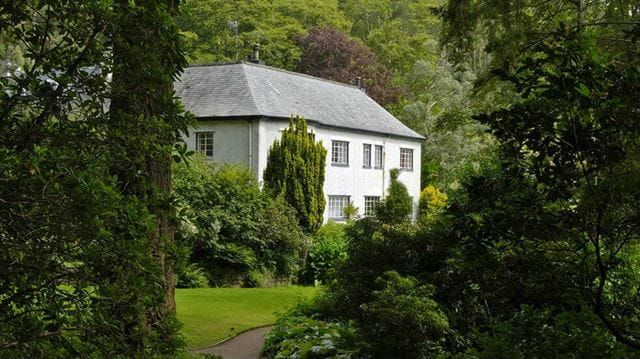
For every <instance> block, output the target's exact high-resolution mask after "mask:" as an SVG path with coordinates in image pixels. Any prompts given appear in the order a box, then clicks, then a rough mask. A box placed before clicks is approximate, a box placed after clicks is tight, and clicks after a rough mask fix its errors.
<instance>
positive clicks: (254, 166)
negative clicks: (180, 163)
mask: <svg viewBox="0 0 640 359" xmlns="http://www.w3.org/2000/svg"><path fill="white" fill-rule="evenodd" d="M197 132H213V156H212V157H210V158H207V160H208V161H211V162H217V163H225V164H230V165H240V166H244V167H246V168H249V169H250V170H251V171H252V172H253V173H254V174H255V175H256V177H258V173H259V172H258V156H256V153H257V148H258V143H259V137H258V136H259V121H257V120H255V119H234V120H201V121H198V127H197V128H193V129H191V130H190V131H189V135H188V136H186V135H183V139H184V141H185V143H186V144H187V147H188V148H189V149H190V150H195V149H196V133H197ZM260 175H261V172H260Z"/></svg>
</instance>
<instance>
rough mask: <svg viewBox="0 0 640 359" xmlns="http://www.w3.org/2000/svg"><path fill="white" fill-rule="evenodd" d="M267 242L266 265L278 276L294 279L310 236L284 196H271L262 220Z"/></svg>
mask: <svg viewBox="0 0 640 359" xmlns="http://www.w3.org/2000/svg"><path fill="white" fill-rule="evenodd" d="M260 236H261V240H262V242H264V243H265V256H264V263H263V264H264V265H265V266H266V267H267V268H268V269H269V270H270V271H271V272H272V273H273V275H274V277H275V278H276V279H294V278H293V277H294V275H295V274H297V272H298V271H299V268H300V262H301V258H303V256H304V255H306V251H307V236H306V235H305V234H304V233H303V232H302V229H301V228H300V226H299V225H298V220H297V218H296V212H295V210H294V209H293V208H291V207H290V206H289V205H288V204H287V202H286V201H285V200H284V198H283V197H281V196H279V197H277V198H275V199H270V200H268V204H267V206H266V207H265V208H264V212H263V216H262V222H261V224H260Z"/></svg>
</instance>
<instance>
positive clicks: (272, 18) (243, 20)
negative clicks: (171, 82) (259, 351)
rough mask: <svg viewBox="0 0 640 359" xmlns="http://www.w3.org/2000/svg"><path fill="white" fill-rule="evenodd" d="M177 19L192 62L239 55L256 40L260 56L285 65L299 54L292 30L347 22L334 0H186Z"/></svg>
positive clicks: (291, 63)
mask: <svg viewBox="0 0 640 359" xmlns="http://www.w3.org/2000/svg"><path fill="white" fill-rule="evenodd" d="M232 21H237V22H238V25H237V32H238V36H237V37H236V36H235V30H234V29H232V28H231V27H230V22H232ZM178 22H179V24H180V26H181V28H182V30H183V31H184V33H185V35H186V37H187V39H188V40H189V41H188V42H189V43H190V47H191V56H192V58H193V59H194V61H195V62H196V63H207V62H229V61H238V60H245V59H246V57H247V55H248V53H249V51H250V49H251V46H252V45H253V44H255V43H259V44H260V45H261V58H262V59H264V60H265V61H266V62H267V63H268V64H269V65H271V66H276V67H280V68H284V69H289V70H293V69H295V67H296V66H297V65H298V62H299V61H300V57H301V55H302V51H301V50H300V48H299V47H298V46H297V45H296V37H297V36H299V35H301V34H304V33H305V32H306V31H307V30H308V29H310V28H312V27H316V26H331V27H334V28H338V29H348V28H349V27H350V24H349V22H348V21H347V20H346V19H345V17H344V15H343V14H342V13H341V12H340V11H338V7H337V1H336V0H305V1H288V0H276V1H272V0H251V1H248V0H241V1H228V0H188V1H187V2H186V5H185V11H184V12H183V15H182V16H181V17H179V18H178Z"/></svg>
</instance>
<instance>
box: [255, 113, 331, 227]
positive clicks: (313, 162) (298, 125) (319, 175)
mask: <svg viewBox="0 0 640 359" xmlns="http://www.w3.org/2000/svg"><path fill="white" fill-rule="evenodd" d="M315 137H316V136H315V134H314V133H313V132H311V131H309V129H308V127H307V121H306V120H305V119H304V118H302V117H300V116H296V117H292V118H291V120H290V121H289V128H287V129H285V130H284V131H282V137H281V139H280V140H276V141H275V142H274V143H273V145H272V146H271V148H269V155H268V158H267V167H266V168H265V170H264V189H265V190H266V191H267V192H268V193H270V194H271V195H272V196H274V197H276V196H284V199H285V200H286V201H287V203H289V205H290V206H291V207H293V208H294V209H295V210H296V211H297V213H298V219H299V220H300V225H301V226H302V227H303V228H304V229H305V230H306V231H307V232H308V233H313V232H315V231H316V230H317V229H318V228H320V226H321V225H322V221H323V214H324V207H325V204H326V201H325V199H324V192H323V186H324V172H325V163H326V160H327V150H326V149H325V148H324V146H323V145H322V142H316V139H315Z"/></svg>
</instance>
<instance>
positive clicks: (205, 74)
mask: <svg viewBox="0 0 640 359" xmlns="http://www.w3.org/2000/svg"><path fill="white" fill-rule="evenodd" d="M175 90H176V94H177V95H178V96H180V97H181V99H182V102H183V103H184V105H185V107H186V109H187V110H188V111H190V112H191V113H193V114H194V115H195V116H196V117H197V118H224V117H250V116H265V117H275V118H289V117H291V116H292V115H302V116H304V117H305V118H306V119H307V120H309V121H310V122H315V123H318V124H320V125H325V126H330V127H339V128H344V129H351V130H358V131H369V132H376V133H381V134H389V135H394V136H400V137H406V138H413V139H418V140H422V139H424V137H422V136H421V135H419V134H418V133H416V132H415V131H413V130H411V129H410V128H408V127H407V126H405V125H404V124H402V123H401V122H400V121H399V120H398V119H396V118H395V117H393V115H391V114H390V113H389V112H387V111H386V110H385V109H384V108H383V107H382V106H380V105H378V104H377V103H376V102H375V101H374V100H372V99H371V98H370V97H369V96H367V95H366V94H365V93H364V92H363V91H362V90H360V89H358V88H357V87H355V86H351V85H346V84H343V83H339V82H334V81H329V80H324V79H320V78H317V77H313V76H308V75H304V74H299V73H295V72H290V71H285V70H281V69H277V68H273V67H269V66H265V65H258V64H253V63H237V64H226V65H205V66H193V67H188V68H186V69H185V71H184V73H183V74H182V76H181V79H180V81H176V83H175Z"/></svg>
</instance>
